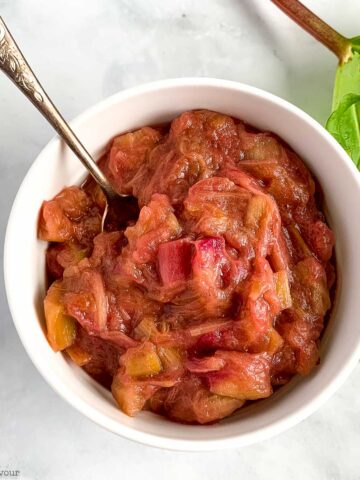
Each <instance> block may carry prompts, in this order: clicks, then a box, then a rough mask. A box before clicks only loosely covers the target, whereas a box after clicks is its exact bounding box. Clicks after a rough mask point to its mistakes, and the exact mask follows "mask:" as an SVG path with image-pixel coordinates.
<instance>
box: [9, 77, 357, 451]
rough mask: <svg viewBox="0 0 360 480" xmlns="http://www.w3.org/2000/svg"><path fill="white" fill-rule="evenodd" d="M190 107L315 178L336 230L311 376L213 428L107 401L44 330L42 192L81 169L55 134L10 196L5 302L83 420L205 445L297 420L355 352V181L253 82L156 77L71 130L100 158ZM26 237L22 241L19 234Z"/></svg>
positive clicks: (330, 150) (48, 193) (253, 437)
mask: <svg viewBox="0 0 360 480" xmlns="http://www.w3.org/2000/svg"><path fill="white" fill-rule="evenodd" d="M195 108H207V109H212V110H217V111H219V112H223V113H226V114H229V115H232V116H234V117H238V118H240V119H243V120H245V121H247V122H248V123H250V124H252V125H254V126H256V127H258V128H259V129H263V130H271V131H273V132H275V133H277V134H278V135H279V136H280V137H282V138H283V139H284V140H285V141H286V142H288V143H289V145H290V146H291V147H292V148H293V149H294V150H295V151H296V152H297V153H298V154H299V155H300V156H301V157H302V158H303V159H304V160H305V162H306V163H307V165H308V166H309V168H310V169H311V171H312V172H313V173H314V175H315V176H316V177H317V178H318V180H319V181H320V184H321V186H322V188H323V190H324V195H325V199H326V208H327V211H328V212H329V216H328V219H329V221H330V223H331V226H332V228H333V229H334V231H335V235H336V255H337V262H338V265H339V272H338V274H339V280H338V296H337V297H338V298H337V301H336V305H335V308H334V309H333V312H332V315H331V320H330V323H329V325H328V327H327V329H326V332H325V335H324V338H323V340H322V361H321V364H320V366H319V367H317V368H316V369H315V371H314V373H313V374H311V375H310V376H309V377H307V378H304V379H299V378H295V379H293V381H292V382H290V384H289V385H287V386H286V387H283V388H281V389H280V390H279V391H277V392H276V393H275V394H274V395H273V396H272V397H270V398H269V399H267V400H264V401H261V402H258V403H256V404H254V405H252V406H250V407H247V408H245V409H243V410H240V411H239V412H238V413H236V414H235V415H233V416H231V417H230V418H228V419H225V420H223V421H222V422H220V423H218V424H216V425H212V426H186V425H179V424H174V423H172V422H169V421H167V420H165V419H163V418H162V417H160V416H157V415H154V414H152V413H148V412H142V413H141V414H140V415H138V416H137V417H135V418H129V417H127V416H126V415H124V414H123V413H122V412H121V411H119V410H118V408H117V407H116V406H115V403H114V401H113V399H112V397H111V394H110V393H109V392H108V391H107V390H105V389H104V388H102V387H101V386H100V385H98V384H97V383H96V382H95V381H93V380H92V379H91V378H90V377H88V376H87V375H86V374H85V373H84V372H83V371H82V370H81V369H80V368H78V367H76V366H74V365H73V364H71V363H70V362H68V361H67V360H66V359H65V358H64V357H63V356H62V355H61V354H54V353H53V351H52V350H51V348H50V347H49V345H48V343H47V341H46V339H45V336H44V334H43V328H42V327H43V312H42V299H43V297H44V294H45V283H44V280H45V276H44V272H45V265H44V250H45V248H46V245H45V243H44V242H40V241H38V240H37V238H36V225H37V218H38V211H39V208H40V205H41V203H42V201H43V200H44V199H49V198H51V197H53V196H54V195H55V194H56V193H57V192H58V191H59V190H61V188H63V187H64V186H66V185H71V184H76V183H78V182H79V180H80V179H81V178H83V176H84V175H85V171H84V168H83V167H82V165H81V164H80V162H79V161H78V160H77V159H75V158H74V156H73V154H72V153H71V152H70V151H69V149H68V148H67V147H66V146H65V145H64V144H63V143H61V142H60V141H59V140H54V141H52V142H51V143H50V144H49V145H48V146H47V147H46V148H45V149H44V150H43V152H42V153H41V154H40V155H39V157H38V158H37V160H36V161H35V162H34V164H33V166H32V167H31V169H30V171H29V172H28V174H27V176H26V178H25V180H24V182H23V184H22V186H21V188H20V190H19V193H18V196H17V198H16V200H15V203H14V207H13V210H12V213H11V217H10V220H9V224H8V230H7V237H6V246H5V277H6V278H5V280H6V288H7V294H8V300H9V305H10V308H11V311H12V315H13V318H14V321H15V324H16V327H17V330H18V332H19V335H20V337H21V339H22V342H23V344H24V346H25V348H26V350H27V351H28V353H29V355H30V357H31V358H32V360H33V362H34V363H35V364H36V366H37V368H38V369H39V371H40V372H41V373H42V375H43V376H44V377H45V378H46V379H47V381H48V382H49V383H50V384H51V385H52V386H53V387H54V388H55V389H56V390H57V391H58V392H59V393H60V394H61V395H62V396H63V397H65V398H66V399H67V400H68V401H69V402H70V403H71V404H73V405H74V406H75V407H76V408H77V409H78V410H80V411H81V412H82V413H84V414H85V415H87V416H88V417H89V418H91V419H93V420H94V421H96V422H98V423H99V424H101V425H103V426H104V427H106V428H108V429H110V430H112V431H113V432H116V433H119V434H121V435H124V436H126V437H128V438H131V439H134V440H137V441H140V442H143V443H147V444H150V445H155V446H159V447H164V448H174V449H185V450H209V449H215V448H223V447H229V446H241V445H245V444H249V443H252V442H254V441H257V440H262V439H264V438H267V437H269V436H271V435H273V434H275V433H278V432H280V431H281V430H283V429H285V428H287V427H290V426H291V425H293V424H295V423H297V422H298V421H300V420H302V419H303V418H305V417H306V416H307V415H308V414H310V413H311V412H312V411H313V410H315V409H316V408H317V407H318V406H319V405H320V404H321V403H322V402H323V401H325V400H326V398H328V397H329V396H330V395H331V394H332V393H333V392H334V391H335V389H336V388H337V387H338V386H339V385H340V383H341V382H342V380H343V379H344V378H345V377H346V375H347V374H348V373H349V372H350V370H351V368H352V367H353V366H354V365H355V363H356V361H357V359H358V358H359V344H360V322H359V321H358V317H359V314H360V296H359V295H352V292H351V288H354V286H355V280H356V272H357V271H359V270H360V254H359V252H358V242H357V239H358V238H359V237H360V222H357V221H356V220H355V221H354V219H358V218H360V187H359V180H358V178H357V175H358V173H357V171H356V169H355V167H354V166H353V165H352V163H351V161H350V160H349V159H348V157H347V156H346V154H345V153H344V152H343V150H342V149H341V148H340V147H339V146H338V145H337V143H336V142H335V141H334V140H333V139H332V138H331V137H330V135H328V134H327V133H326V132H325V130H324V129H323V128H322V127H321V126H320V125H318V124H317V123H316V122H315V121H314V120H312V119H311V118H310V117H308V116H307V115H306V114H304V113H303V112H301V111H300V110H298V109H297V108H296V107H293V106H292V105H290V104H288V103H286V102H284V101H283V100H281V99H279V98H277V97H274V96H272V95H270V94H267V93H265V92H262V91H260V90H257V89H254V88H251V87H248V86H245V85H241V84H237V83H233V82H226V81H220V80H219V81H217V80H209V79H198V80H194V79H182V80H175V81H164V82H157V83H155V84H150V85H147V86H144V87H139V88H136V89H132V90H130V91H127V92H123V93H120V94H118V95H115V96H114V97H111V98H109V99H108V100H106V101H104V102H102V103H101V104H99V105H98V106H96V107H94V108H92V109H91V110H89V111H88V112H87V113H85V114H83V115H82V116H81V117H79V118H78V119H77V120H76V121H75V122H74V123H73V126H74V129H75V131H76V132H77V133H78V135H79V137H80V138H81V139H82V140H83V142H84V144H85V145H86V146H87V148H88V149H89V151H90V152H91V153H92V154H93V155H94V156H95V157H99V156H100V154H101V152H102V151H103V149H104V147H105V146H106V144H107V143H108V141H109V139H111V138H112V137H113V136H114V135H116V134H118V133H120V132H123V131H126V130H130V129H133V128H136V127H140V126H143V125H151V124H156V123H160V122H163V121H168V120H171V119H173V118H174V117H175V116H176V115H178V114H179V113H181V112H183V111H185V110H189V109H195ZM25 239H26V240H25Z"/></svg>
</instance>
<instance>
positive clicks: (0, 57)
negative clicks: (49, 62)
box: [0, 18, 44, 103]
mask: <svg viewBox="0 0 360 480" xmlns="http://www.w3.org/2000/svg"><path fill="white" fill-rule="evenodd" d="M14 44H15V42H14V40H13V38H12V37H11V35H10V33H9V31H8V30H7V29H6V27H5V24H4V22H3V21H2V19H1V18H0V67H1V69H2V71H3V72H4V73H6V75H7V76H8V77H9V78H10V79H11V80H12V81H13V82H14V83H16V85H18V86H19V88H21V90H22V91H23V93H25V94H26V95H27V96H29V97H30V98H31V100H34V101H36V102H39V103H41V102H43V100H44V98H43V95H42V93H41V87H40V86H39V85H38V82H36V81H34V78H31V77H32V75H31V74H32V72H31V74H29V73H28V72H29V66H28V65H27V64H26V62H25V59H24V58H23V56H22V55H21V53H20V50H19V49H18V48H16V47H14Z"/></svg>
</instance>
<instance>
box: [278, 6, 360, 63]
mask: <svg viewBox="0 0 360 480" xmlns="http://www.w3.org/2000/svg"><path fill="white" fill-rule="evenodd" d="M271 1H272V2H273V3H274V4H275V5H277V6H278V7H279V8H280V9H281V10H282V11H283V12H284V13H286V15H288V16H289V17H290V18H292V19H293V20H294V21H295V22H296V23H297V24H298V25H300V27H302V28H303V29H304V30H306V31H307V32H308V33H310V35H312V36H313V37H315V38H316V39H317V40H319V42H321V43H322V44H323V45H325V46H326V47H327V48H328V49H329V50H331V51H332V52H333V53H335V55H336V56H337V57H338V59H339V62H340V63H341V64H342V63H345V62H346V61H347V60H348V59H349V58H350V57H351V54H352V50H351V41H350V40H349V39H348V38H346V37H344V36H343V35H341V33H339V32H337V31H336V30H334V29H333V28H332V27H330V25H328V24H327V23H326V22H324V21H323V20H321V18H319V17H318V16H317V15H315V13H313V12H312V11H311V10H309V9H308V8H307V7H305V5H303V4H302V3H301V2H299V0H271Z"/></svg>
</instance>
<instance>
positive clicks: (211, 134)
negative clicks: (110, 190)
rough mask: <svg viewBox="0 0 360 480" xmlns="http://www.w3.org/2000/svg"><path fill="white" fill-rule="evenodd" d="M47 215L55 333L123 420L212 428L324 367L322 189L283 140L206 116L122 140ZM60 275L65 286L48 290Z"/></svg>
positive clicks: (44, 226) (54, 340)
mask: <svg viewBox="0 0 360 480" xmlns="http://www.w3.org/2000/svg"><path fill="white" fill-rule="evenodd" d="M99 166H100V168H102V169H104V171H105V173H106V174H107V176H108V177H109V178H110V179H111V181H112V182H113V185H114V187H115V188H116V189H117V190H118V191H119V192H124V193H128V194H131V195H133V197H130V198H129V197H128V198H127V199H126V200H124V201H123V203H122V204H121V205H120V206H119V208H117V209H113V210H112V211H111V215H110V217H111V218H110V220H109V222H107V223H106V225H105V227H104V229H103V230H104V231H102V232H101V231H100V230H101V228H100V226H101V215H102V212H103V209H104V207H105V198H104V195H103V193H102V191H101V189H100V188H99V186H97V184H96V183H95V182H94V181H93V180H91V179H88V180H86V182H85V183H84V184H83V185H82V187H81V188H79V187H70V188H65V189H63V190H62V191H61V192H60V193H59V194H58V195H56V197H55V198H54V199H52V200H49V201H45V202H44V203H43V205H42V207H41V211H40V218H39V230H38V234H39V237H40V238H41V239H44V240H47V241H49V242H50V245H49V246H48V249H47V253H46V264H47V273H48V280H49V282H50V288H49V290H48V293H47V296H46V299H45V314H46V323H47V335H48V338H49V342H50V344H51V346H52V347H53V348H54V350H56V351H57V350H65V351H66V354H67V356H68V357H69V358H70V359H71V360H72V361H74V362H75V363H76V364H77V365H79V366H81V367H82V368H83V369H84V370H85V371H86V372H87V373H88V374H89V375H91V376H92V377H93V378H94V379H96V380H97V381H99V382H100V383H101V384H102V385H103V386H105V387H106V388H111V391H112V394H113V397H114V399H115V401H116V403H117V404H118V406H119V408H120V409H121V410H122V411H123V412H125V413H126V414H127V415H130V416H133V415H136V414H137V413H138V412H140V411H141V410H151V411H153V412H155V413H158V414H161V415H164V416H166V417H168V418H170V419H171V420H175V421H178V422H183V423H190V424H192V423H199V424H206V423H212V422H215V421H219V420H221V419H223V418H224V417H227V416H229V415H231V414H232V413H233V412H234V411H235V410H237V409H239V408H241V407H242V406H243V405H244V404H245V403H247V402H252V401H258V400H260V399H264V398H267V397H269V396H270V395H271V394H272V392H273V389H275V388H278V387H279V386H281V385H284V384H286V383H287V382H289V381H290V380H291V378H292V377H293V376H294V375H296V374H300V375H307V374H309V373H310V372H311V371H312V369H313V368H314V367H315V366H316V365H317V364H318V362H319V348H318V347H319V341H320V339H321V335H322V332H323V330H324V325H325V324H326V316H327V315H328V312H329V310H330V307H331V289H332V288H333V286H334V285H335V282H336V270H335V265H334V258H333V250H334V235H333V233H332V231H331V230H330V228H329V227H328V226H327V224H326V221H325V217H324V214H323V213H322V211H321V208H320V207H321V205H320V204H319V199H320V198H322V197H321V195H319V193H320V192H319V188H318V185H317V183H316V182H314V180H313V178H312V176H311V174H310V172H309V171H308V170H307V168H306V166H305V165H304V164H303V162H302V161H301V159H300V158H299V157H298V156H297V155H296V153H294V152H293V151H292V150H291V148H290V147H289V146H288V145H286V144H285V143H284V142H283V141H282V140H281V139H280V138H278V137H277V136H276V135H274V134H272V133H270V132H259V131H256V130H255V129H254V128H252V127H250V126H248V125H246V124H245V123H244V122H242V121H239V120H236V119H233V118H231V117H229V116H227V115H223V114H220V113H217V112H210V111H207V110H198V111H191V112H185V113H183V114H181V115H180V116H179V117H177V118H176V119H174V120H173V121H172V122H171V124H169V125H161V126H155V127H143V128H140V129H138V130H135V131H133V132H128V133H124V134H122V135H119V136H117V137H116V138H115V139H113V140H112V142H111V143H110V144H109V148H108V150H107V151H106V153H105V154H104V156H103V157H102V158H101V159H100V161H99ZM51 282H53V283H51Z"/></svg>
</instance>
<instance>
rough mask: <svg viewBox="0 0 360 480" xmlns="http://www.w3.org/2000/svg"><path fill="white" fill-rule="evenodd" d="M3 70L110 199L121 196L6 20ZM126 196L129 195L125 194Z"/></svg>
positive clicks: (1, 28)
mask: <svg viewBox="0 0 360 480" xmlns="http://www.w3.org/2000/svg"><path fill="white" fill-rule="evenodd" d="M0 70H2V71H3V72H4V73H5V74H6V75H7V76H8V77H9V78H10V80H12V81H13V82H14V83H15V85H16V86H17V87H18V88H19V89H20V90H21V91H22V93H23V94H24V95H25V96H26V97H27V98H28V99H29V100H30V101H31V102H32V103H33V104H34V105H35V107H36V108H37V109H38V110H39V111H40V112H41V113H42V114H43V116H44V117H45V118H46V120H47V121H48V122H49V123H50V124H51V125H52V126H53V127H54V129H55V130H56V131H57V133H58V134H59V135H60V137H62V139H63V140H64V141H65V143H66V144H67V145H68V146H69V147H70V148H71V150H72V151H73V152H74V153H75V155H76V156H77V157H78V158H79V160H80V161H81V162H82V163H83V165H84V166H85V167H86V168H87V169H88V170H89V172H90V173H91V175H92V176H93V177H94V179H95V180H96V181H97V182H98V183H99V185H100V186H101V188H102V189H103V191H104V193H105V194H106V196H107V197H108V198H114V197H117V196H118V195H117V194H116V193H115V191H114V190H113V188H112V186H111V184H110V182H109V181H108V179H107V178H106V176H105V175H104V174H103V172H102V171H101V170H100V168H99V167H98V165H97V163H96V162H95V160H94V159H93V158H92V157H91V155H90V154H89V152H88V151H87V150H86V148H85V147H84V146H83V144H82V143H81V142H80V140H79V139H78V138H77V136H76V135H75V133H74V132H73V130H72V129H71V127H70V125H69V124H68V123H67V122H66V121H65V120H64V118H63V117H62V115H61V114H60V112H59V111H58V110H57V108H56V107H55V105H54V104H53V102H52V101H51V100H50V98H49V96H48V95H47V94H46V92H45V90H44V89H43V87H42V86H41V84H40V82H39V81H38V79H37V78H36V76H35V74H34V72H33V71H32V70H31V68H30V66H29V64H28V63H27V61H26V60H25V57H24V56H23V54H22V53H21V51H20V49H19V47H18V46H17V44H16V42H15V40H14V39H13V37H12V36H11V33H10V32H9V30H8V28H7V27H6V25H5V23H4V21H3V20H2V18H1V17H0ZM124 196H125V195H124Z"/></svg>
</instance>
